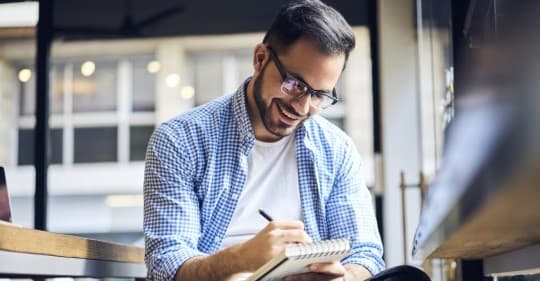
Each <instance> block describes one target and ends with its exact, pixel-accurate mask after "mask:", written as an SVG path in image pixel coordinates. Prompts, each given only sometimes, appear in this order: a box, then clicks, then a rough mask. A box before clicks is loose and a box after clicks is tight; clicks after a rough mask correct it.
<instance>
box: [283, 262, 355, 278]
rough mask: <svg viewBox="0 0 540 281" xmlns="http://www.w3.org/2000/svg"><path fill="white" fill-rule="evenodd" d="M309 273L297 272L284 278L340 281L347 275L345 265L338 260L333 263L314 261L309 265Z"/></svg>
mask: <svg viewBox="0 0 540 281" xmlns="http://www.w3.org/2000/svg"><path fill="white" fill-rule="evenodd" d="M309 271H310V272H307V273H301V274H295V275H291V276H287V277H286V278H284V279H283V280H286V281H303V280H324V281H330V280H331V281H338V280H343V278H344V276H345V273H346V271H345V267H343V265H342V264H341V263H340V262H339V261H337V262H332V263H314V264H312V265H310V266H309Z"/></svg>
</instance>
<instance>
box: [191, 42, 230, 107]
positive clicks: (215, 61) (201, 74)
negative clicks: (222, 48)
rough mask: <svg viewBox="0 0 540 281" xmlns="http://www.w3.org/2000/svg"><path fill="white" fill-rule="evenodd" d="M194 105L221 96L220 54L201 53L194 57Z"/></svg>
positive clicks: (221, 68)
mask: <svg viewBox="0 0 540 281" xmlns="http://www.w3.org/2000/svg"><path fill="white" fill-rule="evenodd" d="M194 72H195V73H194V74H195V75H194V78H195V93H196V94H195V103H196V104H197V105H201V104H204V103H207V102H209V101H211V100H213V99H215V98H216V97H219V96H221V95H223V61H222V55H221V53H208V52H205V53H201V54H197V55H196V56H195V57H194Z"/></svg>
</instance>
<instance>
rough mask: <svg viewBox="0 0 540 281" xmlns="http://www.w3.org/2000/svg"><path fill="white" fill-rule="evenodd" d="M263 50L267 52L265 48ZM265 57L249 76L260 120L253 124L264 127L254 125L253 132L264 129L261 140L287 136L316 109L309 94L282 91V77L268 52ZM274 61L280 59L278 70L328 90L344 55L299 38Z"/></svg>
mask: <svg viewBox="0 0 540 281" xmlns="http://www.w3.org/2000/svg"><path fill="white" fill-rule="evenodd" d="M263 48H264V47H263ZM263 51H266V52H269V50H268V48H265V50H263ZM256 52H257V50H256ZM266 58H267V59H266V61H265V63H264V65H263V66H262V67H261V69H260V71H259V72H256V73H255V75H254V76H255V77H254V78H253V79H254V83H253V95H254V100H255V104H256V107H257V111H258V114H259V117H260V119H261V122H259V123H256V124H255V126H259V127H260V126H264V130H263V128H255V131H256V137H258V136H257V131H264V133H265V134H264V135H265V136H264V137H263V139H264V140H267V141H272V140H278V139H280V138H282V137H284V136H287V135H290V134H291V133H293V132H294V130H295V129H296V128H297V127H298V126H299V125H300V124H301V123H302V122H304V121H305V120H306V119H308V118H309V117H310V116H311V115H313V114H316V113H317V112H318V111H319V110H320V109H318V108H317V107H315V106H313V105H312V104H313V102H311V99H312V96H311V95H310V94H306V95H304V96H302V97H300V98H295V97H292V96H290V95H288V94H286V93H284V92H283V91H282V87H281V86H282V82H283V78H282V75H281V74H280V71H279V70H278V67H277V64H276V62H275V61H274V60H273V59H272V58H270V55H269V54H268V55H267V56H266ZM277 60H279V62H281V67H282V71H283V70H284V71H286V72H287V73H288V74H290V75H292V76H294V77H296V78H298V79H299V80H300V81H303V82H305V83H306V84H308V85H309V86H310V87H311V88H313V89H316V90H324V91H327V92H330V93H331V92H332V89H333V88H334V86H335V84H336V82H337V80H338V79H339V75H340V74H341V70H342V69H343V64H344V62H345V56H344V55H343V54H341V55H334V56H329V55H325V54H322V53H320V52H319V50H318V49H317V48H316V47H315V46H314V45H313V43H312V42H311V41H309V40H306V39H300V40H298V41H297V42H296V43H294V44H293V45H292V46H291V47H290V48H289V50H288V51H287V52H286V53H283V54H279V55H278V58H277ZM257 129H259V130H257ZM258 138H259V137H258Z"/></svg>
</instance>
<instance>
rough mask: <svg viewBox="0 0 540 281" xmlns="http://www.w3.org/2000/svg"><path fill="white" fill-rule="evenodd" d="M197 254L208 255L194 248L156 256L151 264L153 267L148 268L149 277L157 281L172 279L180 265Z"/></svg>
mask: <svg viewBox="0 0 540 281" xmlns="http://www.w3.org/2000/svg"><path fill="white" fill-rule="evenodd" d="M196 256H206V254H205V253H203V252H200V251H197V250H193V249H183V250H181V251H176V252H171V253H168V254H164V255H161V256H158V257H155V258H154V260H153V262H151V263H150V264H149V267H150V266H151V268H148V275H147V278H148V280H155V281H172V280H174V276H175V275H176V272H178V270H179V269H180V267H181V266H182V265H183V264H184V263H185V262H186V261H187V260H188V259H190V258H193V257H196Z"/></svg>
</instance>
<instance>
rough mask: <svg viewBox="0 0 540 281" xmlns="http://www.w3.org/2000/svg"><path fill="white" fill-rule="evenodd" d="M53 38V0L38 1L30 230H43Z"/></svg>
mask: <svg viewBox="0 0 540 281" xmlns="http://www.w3.org/2000/svg"><path fill="white" fill-rule="evenodd" d="M52 38H53V0H40V1H39V20H38V24H37V46H36V47H37V48H36V50H37V54H36V125H35V126H36V127H35V131H34V134H35V138H34V139H35V142H34V166H35V168H36V193H35V198H34V228H36V229H40V230H47V168H48V166H49V157H48V152H49V59H50V52H51V44H52Z"/></svg>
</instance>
